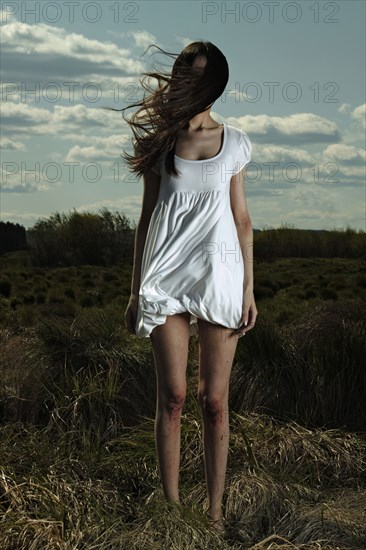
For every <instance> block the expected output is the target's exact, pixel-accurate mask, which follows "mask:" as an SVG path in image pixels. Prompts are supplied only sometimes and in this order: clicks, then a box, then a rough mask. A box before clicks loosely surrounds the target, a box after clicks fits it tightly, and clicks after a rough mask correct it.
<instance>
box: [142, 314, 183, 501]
mask: <svg viewBox="0 0 366 550" xmlns="http://www.w3.org/2000/svg"><path fill="white" fill-rule="evenodd" d="M189 319H190V313H189V312H184V313H177V314H176V315H169V316H168V317H167V320H166V322H165V323H164V324H163V325H159V326H157V327H155V328H154V329H153V330H152V332H151V334H150V337H151V342H152V346H153V353H154V360H155V367H156V381H157V403H156V416H155V443H156V450H157V457H158V465H159V470H160V476H161V481H162V485H163V492H164V496H165V499H166V500H167V502H168V503H175V502H176V503H179V489H178V481H179V465H180V420H181V412H182V409H183V406H184V402H185V398H186V370H187V360H188V349H189V348H188V344H189Z"/></svg>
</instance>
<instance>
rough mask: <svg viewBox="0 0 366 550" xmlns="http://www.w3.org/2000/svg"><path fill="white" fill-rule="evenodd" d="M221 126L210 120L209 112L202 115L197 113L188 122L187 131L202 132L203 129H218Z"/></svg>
mask: <svg viewBox="0 0 366 550" xmlns="http://www.w3.org/2000/svg"><path fill="white" fill-rule="evenodd" d="M219 126H221V125H220V124H219V123H217V122H216V120H214V119H213V118H211V114H210V111H204V112H203V113H198V115H196V116H194V117H193V118H191V119H190V121H189V122H188V130H203V129H205V128H207V129H210V128H212V129H213V128H218V127H219Z"/></svg>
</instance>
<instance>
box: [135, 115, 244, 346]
mask: <svg viewBox="0 0 366 550" xmlns="http://www.w3.org/2000/svg"><path fill="white" fill-rule="evenodd" d="M251 152H252V144H251V141H250V139H249V137H248V135H247V134H246V133H245V132H244V131H242V130H239V129H238V128H236V127H235V126H231V125H230V124H226V123H224V129H223V142H222V147H221V150H220V152H219V153H218V154H217V155H215V156H214V157H211V158H209V159H206V160H187V159H182V158H181V157H178V156H177V155H175V165H176V167H177V170H179V171H180V173H181V175H180V176H179V175H178V177H176V176H174V175H172V176H170V175H169V174H167V172H166V170H165V166H164V160H165V154H166V153H165V154H164V153H163V154H161V155H160V157H159V160H158V162H157V164H156V165H155V166H154V168H153V170H154V171H155V172H156V173H159V174H160V176H161V180H160V189H159V196H158V200H157V202H156V205H155V208H154V210H153V213H152V215H151V219H150V223H149V227H148V231H147V235H146V241H145V246H144V251H143V256H142V263H141V276H140V289H139V296H138V308H137V317H136V325H135V333H136V336H140V337H148V336H150V333H151V331H152V330H153V328H154V327H156V326H157V325H161V324H163V323H165V321H166V318H167V315H174V314H176V313H181V312H183V311H189V312H190V313H191V318H190V325H191V329H192V328H193V327H192V325H193V324H194V323H197V317H199V318H201V319H205V320H207V321H210V322H211V323H215V324H218V325H223V326H225V327H229V328H232V329H234V328H238V327H239V326H240V325H241V318H242V313H243V311H242V300H243V283H244V262H243V255H242V254H243V253H242V250H241V247H240V242H239V240H238V234H237V230H236V226H235V223H234V217H233V213H232V210H231V206H230V179H231V177H232V175H233V174H235V173H237V172H239V171H240V170H241V169H242V168H243V167H244V166H245V165H246V164H248V162H249V161H250V160H251ZM195 328H197V325H196V327H195ZM191 334H194V331H192V330H191Z"/></svg>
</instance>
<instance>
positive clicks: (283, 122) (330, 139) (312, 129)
mask: <svg viewBox="0 0 366 550" xmlns="http://www.w3.org/2000/svg"><path fill="white" fill-rule="evenodd" d="M227 122H228V123H229V124H233V125H235V126H237V127H238V128H241V129H242V130H244V131H245V132H247V134H248V135H249V137H250V138H252V139H253V141H254V142H256V143H276V144H278V145H282V144H286V145H288V146H290V147H296V146H299V145H316V144H319V143H337V142H339V141H340V140H341V134H340V131H339V130H338V128H337V124H336V123H335V122H332V121H330V120H329V119H327V118H325V117H322V116H320V115H315V114H313V113H295V114H293V115H289V116H282V117H281V116H269V115H244V116H242V117H239V118H234V117H229V118H228V119H227Z"/></svg>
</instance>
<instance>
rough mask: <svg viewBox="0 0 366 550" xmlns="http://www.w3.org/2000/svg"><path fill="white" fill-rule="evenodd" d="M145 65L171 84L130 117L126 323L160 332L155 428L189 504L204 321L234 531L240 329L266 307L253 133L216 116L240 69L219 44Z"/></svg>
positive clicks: (171, 496)
mask: <svg viewBox="0 0 366 550" xmlns="http://www.w3.org/2000/svg"><path fill="white" fill-rule="evenodd" d="M165 53H166V52H165ZM145 74H147V76H154V77H155V78H157V79H158V81H159V87H158V89H157V90H155V91H153V92H152V93H151V94H150V95H149V96H148V97H145V98H144V100H143V101H141V102H140V103H137V104H135V105H140V106H141V109H140V110H139V111H138V113H136V114H135V115H134V117H133V119H132V121H127V122H128V123H129V124H130V126H131V128H132V130H133V132H134V134H135V138H136V141H135V154H134V156H129V155H126V156H125V158H126V160H127V162H128V163H129V164H130V166H132V168H133V170H134V171H135V172H136V173H140V174H142V175H143V177H144V194H143V201H142V212H141V217H140V220H139V223H138V226H137V230H136V240H135V252H134V266H133V275H132V285H131V296H130V300H129V303H128V306H127V309H126V312H125V323H126V326H127V329H128V330H129V332H131V333H133V334H136V335H137V336H141V337H150V338H151V342H152V347H153V354H154V360H155V365H156V374H157V406H156V418H155V439H156V448H157V455H158V463H159V470H160V475H161V480H162V486H163V491H164V495H165V498H166V500H167V501H168V502H169V503H179V493H178V478H179V463H180V419H181V411H182V408H183V405H184V402H185V397H186V367H187V359H188V344H189V337H190V335H191V334H192V332H191V330H190V329H192V328H193V325H196V328H197V329H198V338H199V382H198V399H199V403H200V405H201V409H202V416H203V444H204V459H205V475H206V484H207V492H208V507H207V510H206V511H207V515H208V517H209V519H210V520H211V522H212V523H213V524H214V526H215V527H216V528H217V529H218V530H219V531H221V532H222V531H223V530H224V523H223V522H224V517H223V514H222V509H221V508H222V498H223V493H224V483H225V474H226V465H227V454H228V442H229V415H228V393H229V378H230V372H231V368H232V363H233V359H234V355H235V351H236V346H237V342H238V337H240V336H243V335H244V334H246V333H247V332H248V331H249V330H251V329H252V328H253V327H254V325H255V321H256V316H257V308H256V305H255V301H254V295H253V257H252V245H253V230H252V225H251V220H250V217H249V213H248V208H247V202H246V198H245V194H244V189H243V176H244V173H245V172H244V170H246V168H245V167H246V165H247V164H248V162H249V161H250V158H251V142H250V140H249V137H248V136H247V134H246V133H245V132H244V131H242V130H239V129H238V128H235V127H234V126H231V125H229V124H226V123H224V124H218V123H217V122H216V120H214V119H213V118H212V117H211V106H212V104H213V103H214V101H215V100H216V99H217V98H218V97H220V95H221V94H222V92H223V91H224V89H225V86H226V84H227V81H228V76H229V72H228V65H227V61H226V58H225V56H224V55H223V54H222V53H221V51H220V50H219V49H218V48H216V46H214V45H213V44H212V43H210V42H203V41H199V42H193V43H192V44H189V45H188V46H186V47H185V48H184V49H183V51H182V52H181V53H180V54H179V56H178V57H177V59H176V61H175V63H174V66H173V70H172V74H171V75H169V74H168V75H166V74H159V73H145ZM162 82H163V84H162ZM143 85H144V83H143ZM141 112H144V113H145V115H144V116H145V118H144V117H141V116H140V117H139V115H140V113H141ZM144 123H145V125H144ZM148 126H149V129H147V127H148ZM136 128H143V129H144V130H145V135H144V136H138V134H137V132H136V130H135V129H136ZM151 128H153V130H151ZM191 325H192V326H191Z"/></svg>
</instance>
